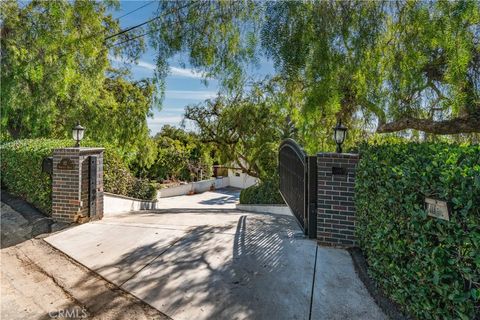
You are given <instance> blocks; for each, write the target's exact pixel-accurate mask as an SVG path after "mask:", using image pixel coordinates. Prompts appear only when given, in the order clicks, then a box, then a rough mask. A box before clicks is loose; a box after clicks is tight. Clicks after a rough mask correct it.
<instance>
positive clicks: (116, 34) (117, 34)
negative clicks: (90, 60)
mask: <svg viewBox="0 0 480 320" xmlns="http://www.w3.org/2000/svg"><path fill="white" fill-rule="evenodd" d="M193 3H195V2H193V1H192V2H189V3H187V4H186V5H184V6H182V7H180V8H174V9H175V10H181V9H184V8H187V7H189V6H191V5H192V4H193ZM173 11H174V10H171V11H170V12H168V13H167V14H170V13H172V12H173ZM164 15H165V13H162V14H160V15H158V16H156V17H153V18H152V19H150V20H147V21H145V22H142V23H140V24H137V25H135V26H132V27H129V28H127V29H124V30H121V31H119V32H117V33H115V34H112V35H110V36H108V37H106V38H105V41H106V40H108V39H111V38H114V37H117V36H119V35H121V34H124V33H126V32H129V31H132V30H134V29H137V28H140V27H142V26H144V25H146V24H148V23H150V22H153V21H155V20H158V19H160V18H163V17H164Z"/></svg>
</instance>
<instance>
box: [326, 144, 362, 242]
mask: <svg viewBox="0 0 480 320" xmlns="http://www.w3.org/2000/svg"><path fill="white" fill-rule="evenodd" d="M358 160H359V156H358V154H349V153H319V154H318V155H317V172H318V176H317V181H318V197H317V241H318V243H319V244H321V245H325V246H335V247H352V246H355V203H354V199H353V198H354V187H355V169H356V165H357V162H358Z"/></svg>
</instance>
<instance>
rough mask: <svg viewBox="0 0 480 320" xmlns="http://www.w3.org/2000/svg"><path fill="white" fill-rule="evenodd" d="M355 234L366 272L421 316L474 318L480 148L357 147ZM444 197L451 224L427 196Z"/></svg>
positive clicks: (479, 279)
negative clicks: (432, 211)
mask: <svg viewBox="0 0 480 320" xmlns="http://www.w3.org/2000/svg"><path fill="white" fill-rule="evenodd" d="M360 150H361V160H360V163H359V165H358V171H357V177H356V206H357V229H356V233H357V238H358V240H359V244H360V246H361V248H362V250H363V251H364V253H365V255H366V258H367V261H368V264H369V272H370V275H371V276H372V277H373V278H374V279H375V280H376V281H377V283H378V284H379V285H380V286H381V287H382V288H383V290H384V291H385V292H386V294H388V295H389V296H390V297H391V298H392V299H393V300H394V301H396V302H398V303H399V304H400V305H402V306H403V307H404V308H405V310H406V311H407V312H408V313H410V314H411V315H413V316H415V317H418V318H422V319H440V318H442V319H472V318H474V317H475V310H476V308H477V309H478V304H479V297H480V289H479V283H480V146H478V145H476V146H466V145H464V146H459V145H450V144H427V143H422V144H417V143H408V144H407V143H397V144H390V145H386V144H377V145H371V146H367V145H364V146H362V147H361V149H360ZM425 197H430V198H436V199H440V200H444V201H448V202H449V203H450V204H451V208H452V212H451V215H450V221H445V220H441V219H436V218H433V217H430V216H427V213H426V211H425V210H424V198H425Z"/></svg>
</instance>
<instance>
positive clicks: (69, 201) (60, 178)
mask: <svg viewBox="0 0 480 320" xmlns="http://www.w3.org/2000/svg"><path fill="white" fill-rule="evenodd" d="M103 150H104V149H103V148H63V149H55V150H54V151H53V174H52V218H53V219H54V220H56V221H59V222H68V223H71V222H77V223H83V222H87V221H89V220H90V219H101V218H102V217H103ZM90 156H95V157H96V166H97V176H96V182H97V183H96V185H95V186H92V187H93V188H95V189H96V198H95V200H94V204H95V205H94V207H95V212H90V210H89V208H90V193H89V182H90ZM94 159H95V158H94Z"/></svg>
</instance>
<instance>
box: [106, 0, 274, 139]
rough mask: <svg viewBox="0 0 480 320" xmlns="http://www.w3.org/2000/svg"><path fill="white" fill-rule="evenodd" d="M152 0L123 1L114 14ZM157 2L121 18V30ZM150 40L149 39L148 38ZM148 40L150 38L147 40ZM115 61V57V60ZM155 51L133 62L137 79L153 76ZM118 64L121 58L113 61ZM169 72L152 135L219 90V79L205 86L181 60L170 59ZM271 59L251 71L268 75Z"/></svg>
mask: <svg viewBox="0 0 480 320" xmlns="http://www.w3.org/2000/svg"><path fill="white" fill-rule="evenodd" d="M148 2H150V1H121V2H120V4H121V8H120V9H119V10H117V11H114V12H112V15H113V16H114V17H121V16H122V15H124V14H125V13H127V12H130V11H132V10H135V9H137V8H139V7H141V6H143V5H145V4H147V3H148ZM156 9H157V3H152V4H149V5H147V6H145V7H144V8H142V9H140V10H138V11H136V12H133V13H131V14H129V15H128V16H125V17H123V18H121V19H120V25H121V27H122V29H125V28H128V27H130V26H133V25H137V24H139V23H142V22H144V21H146V20H148V19H150V18H152V17H153V16H154V15H155V11H156ZM145 40H148V39H145ZM146 43H148V41H146ZM112 60H115V59H112ZM154 60H155V51H154V50H153V49H152V48H148V50H147V52H145V53H144V54H143V56H142V57H141V58H140V60H139V61H138V64H137V65H131V71H132V74H133V77H134V78H135V79H141V78H145V77H152V76H153V71H154V68H155V61H154ZM112 63H113V64H114V65H115V64H116V63H119V62H118V61H112ZM170 65H171V68H170V75H169V76H168V77H167V81H166V91H165V99H164V101H163V107H162V110H161V111H158V110H154V117H153V118H149V119H148V120H147V122H148V127H149V128H150V131H151V134H152V135H154V134H155V133H157V132H158V131H159V130H160V129H161V127H162V126H163V125H165V124H170V125H174V126H179V124H180V121H181V120H182V116H183V112H184V108H185V106H187V105H189V104H196V103H199V102H201V101H203V100H205V99H208V98H212V97H214V96H215V95H216V93H217V91H218V82H217V81H216V80H215V79H210V80H209V81H208V85H207V86H206V85H205V84H204V83H203V82H202V77H201V74H199V73H198V72H195V70H192V69H189V68H188V67H187V68H186V69H184V68H181V67H180V66H179V63H178V61H171V62H170ZM272 71H273V67H272V64H271V62H269V61H267V60H266V59H262V60H261V62H260V66H259V68H252V69H251V73H254V74H258V75H260V76H265V75H266V74H269V73H272Z"/></svg>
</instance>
